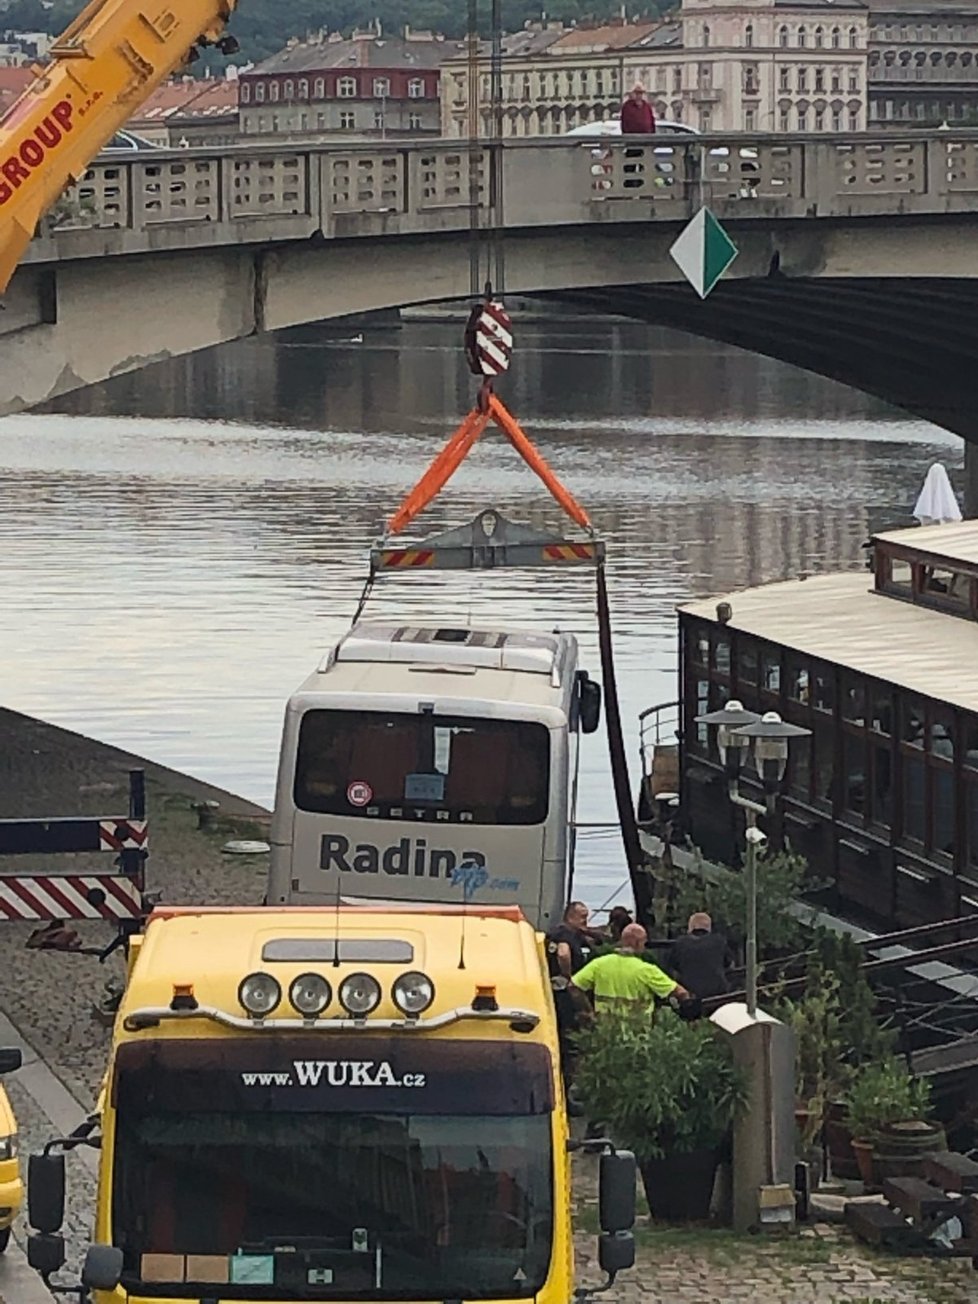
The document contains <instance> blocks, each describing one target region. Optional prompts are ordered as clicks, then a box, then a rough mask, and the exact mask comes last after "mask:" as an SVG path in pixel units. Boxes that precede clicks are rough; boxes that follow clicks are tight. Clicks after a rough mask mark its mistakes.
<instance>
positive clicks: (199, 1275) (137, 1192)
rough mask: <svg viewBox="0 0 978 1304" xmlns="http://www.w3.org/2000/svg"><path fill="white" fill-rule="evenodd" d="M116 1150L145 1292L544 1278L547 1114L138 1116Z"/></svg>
mask: <svg viewBox="0 0 978 1304" xmlns="http://www.w3.org/2000/svg"><path fill="white" fill-rule="evenodd" d="M116 1155H117V1159H116V1186H115V1218H114V1224H115V1226H114V1239H115V1243H116V1245H118V1246H119V1247H120V1248H121V1249H122V1250H123V1252H124V1255H125V1275H124V1278H123V1282H124V1284H125V1285H126V1286H127V1287H128V1288H129V1290H130V1291H133V1292H137V1291H138V1293H139V1294H143V1295H145V1294H150V1295H152V1294H159V1295H165V1296H166V1297H168V1298H178V1299H180V1298H193V1299H195V1300H197V1299H199V1298H200V1296H201V1292H202V1290H203V1289H204V1287H205V1285H207V1284H210V1285H211V1288H212V1289H213V1285H214V1283H217V1282H220V1298H221V1299H228V1300H231V1299H250V1300H261V1299H275V1300H281V1299H283V1298H286V1299H290V1300H292V1299H295V1300H331V1299H363V1300H369V1299H380V1298H382V1299H385V1300H392V1299H399V1298H401V1299H423V1298H436V1299H516V1298H520V1297H525V1296H532V1295H534V1294H535V1293H536V1292H537V1291H539V1290H540V1289H541V1287H542V1286H543V1285H544V1282H545V1281H546V1278H547V1274H548V1271H549V1267H550V1257H551V1242H552V1233H553V1192H552V1183H551V1162H550V1158H551V1139H550V1119H549V1117H548V1116H547V1115H536V1116H533V1117H523V1118H500V1117H495V1118H474V1117H472V1116H470V1115H455V1116H428V1117H426V1116H423V1115H421V1116H415V1115H394V1114H310V1113H276V1114H264V1113H262V1114H259V1113H252V1114H245V1115H241V1114H224V1113H189V1114H180V1115H173V1114H146V1115H143V1116H136V1117H134V1118H132V1119H131V1120H129V1121H127V1122H122V1123H120V1125H119V1128H118V1133H117V1141H116Z"/></svg>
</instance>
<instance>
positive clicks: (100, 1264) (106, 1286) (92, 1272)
mask: <svg viewBox="0 0 978 1304" xmlns="http://www.w3.org/2000/svg"><path fill="white" fill-rule="evenodd" d="M122 1265H123V1260H122V1251H121V1250H117V1249H116V1247H115V1246H114V1245H90V1246H89V1247H88V1253H87V1254H86V1255H85V1263H84V1266H83V1267H82V1275H81V1280H82V1285H83V1286H84V1287H85V1288H86V1289H87V1290H115V1288H116V1286H118V1284H119V1282H120V1280H121V1279H122Z"/></svg>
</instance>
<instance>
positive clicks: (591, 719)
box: [577, 670, 601, 734]
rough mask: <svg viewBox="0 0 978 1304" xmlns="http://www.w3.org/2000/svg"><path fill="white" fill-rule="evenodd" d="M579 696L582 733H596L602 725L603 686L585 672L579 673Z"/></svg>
mask: <svg viewBox="0 0 978 1304" xmlns="http://www.w3.org/2000/svg"><path fill="white" fill-rule="evenodd" d="M577 696H578V707H577V709H578V718H579V720H580V722H581V733H586V734H591V733H594V732H595V730H596V729H597V727H598V725H599V724H600V723H601V685H600V684H598V683H595V681H594V680H593V679H589V678H588V676H587V674H586V673H585V671H583V670H579V671H578V672H577Z"/></svg>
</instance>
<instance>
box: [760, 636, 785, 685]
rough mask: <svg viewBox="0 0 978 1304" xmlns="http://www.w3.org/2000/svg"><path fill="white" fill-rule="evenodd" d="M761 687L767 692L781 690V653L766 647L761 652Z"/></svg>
mask: <svg viewBox="0 0 978 1304" xmlns="http://www.w3.org/2000/svg"><path fill="white" fill-rule="evenodd" d="M761 687H762V688H763V689H764V691H765V692H767V693H780V692H781V653H780V651H779V650H778V649H777V648H770V647H766V648H764V649H763V650H762V652H761Z"/></svg>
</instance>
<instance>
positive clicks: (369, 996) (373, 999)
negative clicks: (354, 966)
mask: <svg viewBox="0 0 978 1304" xmlns="http://www.w3.org/2000/svg"><path fill="white" fill-rule="evenodd" d="M340 1004H341V1005H342V1006H343V1008H344V1010H346V1012H347V1014H351V1015H352V1016H353V1017H354V1018H355V1019H362V1018H364V1017H365V1016H366V1015H368V1014H370V1013H371V1012H372V1011H373V1010H376V1008H377V1006H378V1005H379V1004H380V983H379V982H378V981H377V979H376V978H374V977H372V976H371V975H370V974H369V973H351V974H350V975H349V976H348V977H347V978H344V979H343V981H342V982H341V983H340Z"/></svg>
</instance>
